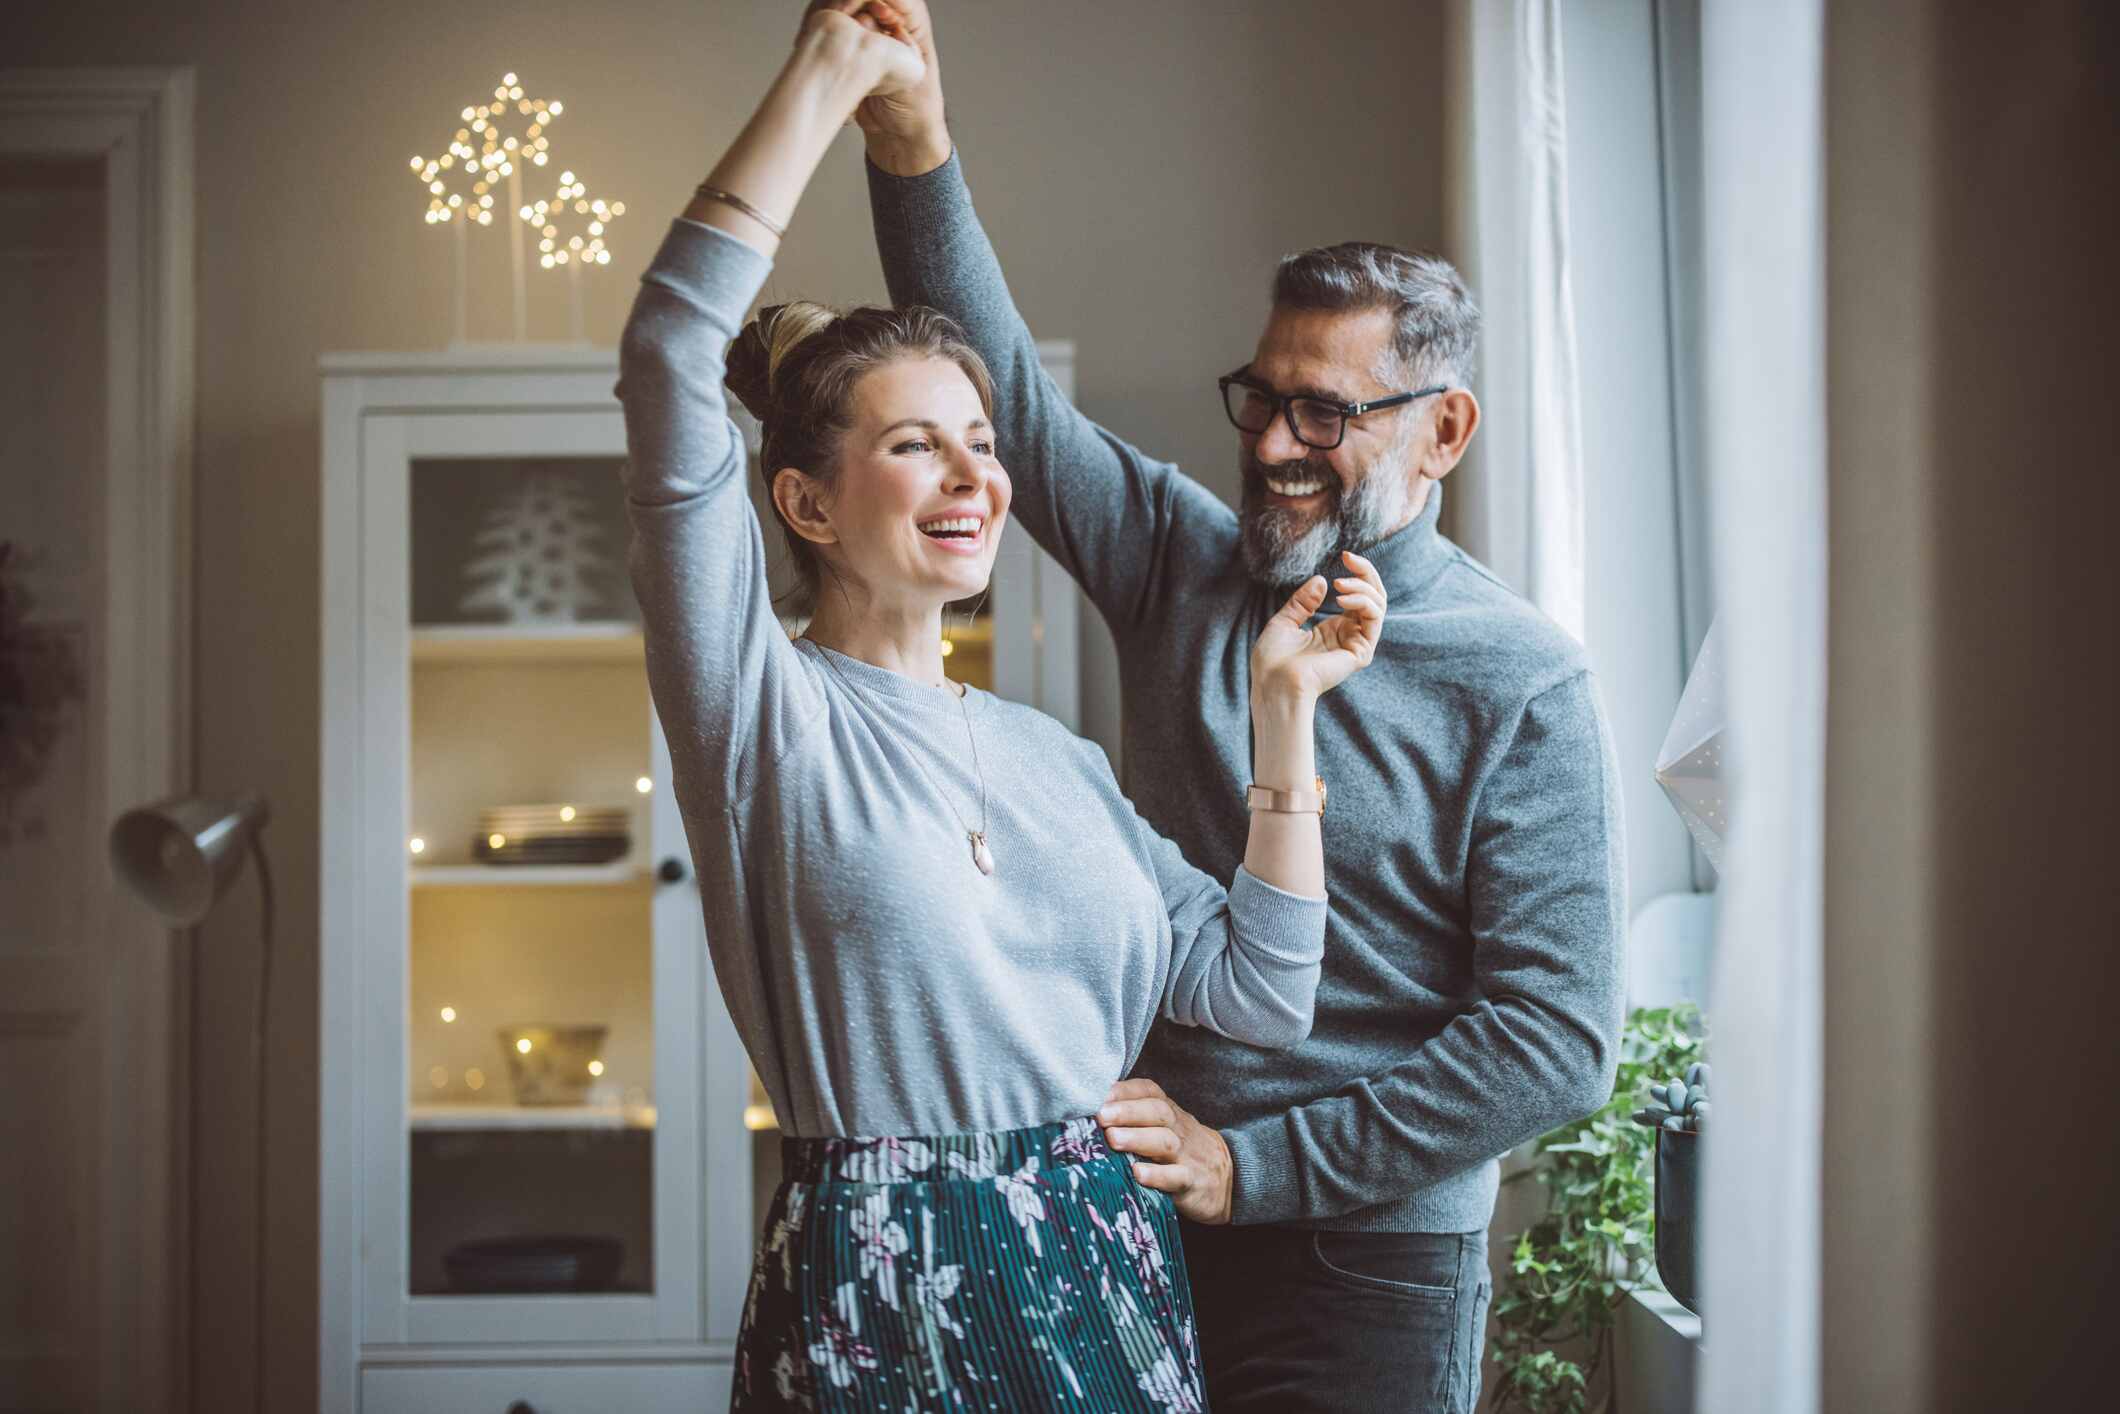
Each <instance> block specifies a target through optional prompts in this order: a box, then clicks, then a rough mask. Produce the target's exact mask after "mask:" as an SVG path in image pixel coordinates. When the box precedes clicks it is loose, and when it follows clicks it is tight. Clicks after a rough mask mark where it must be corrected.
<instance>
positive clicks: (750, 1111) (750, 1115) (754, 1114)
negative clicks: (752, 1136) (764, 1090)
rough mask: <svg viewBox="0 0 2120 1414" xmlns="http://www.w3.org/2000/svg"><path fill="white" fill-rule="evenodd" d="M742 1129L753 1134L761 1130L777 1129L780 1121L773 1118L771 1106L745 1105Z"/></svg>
mask: <svg viewBox="0 0 2120 1414" xmlns="http://www.w3.org/2000/svg"><path fill="white" fill-rule="evenodd" d="M743 1127H744V1128H745V1129H748V1130H751V1131H752V1132H754V1133H755V1132H757V1131H758V1130H761V1129H778V1128H780V1121H779V1120H777V1119H775V1118H774V1117H773V1107H772V1106H771V1105H745V1106H744V1107H743Z"/></svg>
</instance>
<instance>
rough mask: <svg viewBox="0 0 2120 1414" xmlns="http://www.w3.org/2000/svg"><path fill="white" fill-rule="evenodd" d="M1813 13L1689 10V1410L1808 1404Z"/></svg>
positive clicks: (1814, 817)
mask: <svg viewBox="0 0 2120 1414" xmlns="http://www.w3.org/2000/svg"><path fill="white" fill-rule="evenodd" d="M1821 4H1822V0H1760V3H1753V4H1743V5H1718V4H1710V5H1706V6H1704V7H1703V10H1702V21H1701V24H1702V28H1701V107H1702V129H1703V131H1702V170H1703V177H1704V183H1703V185H1704V189H1705V190H1704V206H1705V210H1704V213H1703V215H1704V227H1703V231H1704V237H1703V239H1704V249H1705V259H1704V261H1703V266H1704V292H1703V294H1704V298H1703V306H1704V308H1703V321H1704V325H1705V328H1704V347H1705V363H1706V368H1705V370H1704V372H1705V379H1704V387H1705V399H1706V404H1707V406H1706V418H1705V428H1704V431H1705V445H1706V449H1707V457H1708V477H1709V503H1710V507H1709V513H1710V521H1711V527H1712V528H1711V536H1712V539H1713V555H1714V578H1715V599H1716V603H1717V605H1718V608H1719V614H1718V618H1719V626H1720V631H1721V634H1722V642H1723V649H1724V656H1725V666H1726V671H1727V675H1728V676H1727V683H1728V701H1729V723H1730V738H1729V739H1730V754H1729V758H1728V759H1729V762H1730V771H1731V777H1732V779H1731V782H1730V786H1731V789H1730V820H1731V826H1730V834H1729V838H1728V841H1727V855H1726V859H1725V870H1724V874H1723V883H1722V897H1721V904H1722V906H1721V909H1720V918H1721V924H1720V933H1719V936H1718V937H1717V939H1716V946H1715V961H1714V967H1713V983H1712V994H1713V996H1714V997H1715V999H1716V1006H1715V1011H1714V1014H1713V1015H1712V1016H1711V1017H1710V1018H1709V1021H1710V1025H1711V1026H1712V1028H1713V1033H1714V1034H1713V1039H1712V1041H1711V1042H1710V1048H1711V1050H1712V1052H1713V1054H1714V1060H1715V1079H1716V1092H1715V1118H1716V1120H1717V1124H1716V1126H1715V1128H1714V1130H1713V1133H1712V1140H1711V1142H1710V1144H1709V1145H1708V1148H1707V1151H1706V1160H1707V1178H1706V1185H1705V1195H1704V1199H1703V1202H1704V1207H1705V1212H1704V1215H1703V1224H1704V1247H1703V1261H1704V1280H1703V1286H1704V1289H1703V1293H1702V1296H1703V1306H1702V1309H1703V1312H1704V1314H1705V1323H1706V1331H1707V1339H1706V1342H1705V1350H1704V1352H1703V1360H1702V1365H1701V1374H1700V1391H1699V1407H1700V1408H1701V1409H1704V1410H1714V1411H1716V1414H1746V1411H1755V1410H1758V1411H1773V1414H1810V1411H1813V1410H1816V1409H1817V1408H1818V1407H1819V1398H1820V1394H1819V1328H1818V1322H1819V1316H1818V1313H1819V1295H1818V1293H1819V1274H1820V1266H1819V1218H1820V1205H1819V1181H1820V1167H1819V1136H1820V1102H1821V1076H1820V1069H1821V1067H1820V1048H1821V1044H1822V1040H1821V1038H1822V1016H1821V1011H1822V995H1821V988H1820V973H1821V968H1820V940H1821V935H1822V918H1823V903H1822V898H1823V893H1822V888H1823V884H1822V862H1821V854H1822V851H1821V843H1822V839H1823V834H1824V823H1823V822H1824V766H1825V692H1826V682H1825V673H1826V520H1825V517H1826V423H1825V406H1826V380H1825V296H1824V268H1825V267H1824V231H1823V221H1824V211H1823V190H1822V183H1823V170H1824V150H1823V145H1822V134H1821V127H1822V116H1821V115H1822V109H1821V84H1822V78H1823V65H1824V53H1823V46H1822V27H1823V23H1824V16H1823V12H1822V8H1821Z"/></svg>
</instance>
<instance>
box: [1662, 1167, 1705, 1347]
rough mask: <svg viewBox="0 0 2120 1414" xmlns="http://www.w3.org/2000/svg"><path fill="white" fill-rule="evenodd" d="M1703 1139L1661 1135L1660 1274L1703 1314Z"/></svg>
mask: <svg viewBox="0 0 2120 1414" xmlns="http://www.w3.org/2000/svg"><path fill="white" fill-rule="evenodd" d="M1699 1219H1700V1136H1699V1135H1698V1134H1694V1133H1690V1132H1687V1131H1685V1130H1674V1129H1659V1130H1657V1131H1656V1275H1657V1277H1658V1278H1659V1279H1660V1280H1662V1282H1663V1284H1664V1290H1666V1291H1668V1292H1670V1293H1671V1297H1672V1299H1673V1300H1675V1301H1677V1302H1678V1304H1679V1305H1681V1306H1683V1307H1685V1308H1686V1309H1687V1310H1688V1311H1691V1312H1692V1313H1693V1314H1694V1315H1696V1316H1698V1315H1699V1314H1700V1221H1699Z"/></svg>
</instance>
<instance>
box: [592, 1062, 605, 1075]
mask: <svg viewBox="0 0 2120 1414" xmlns="http://www.w3.org/2000/svg"><path fill="white" fill-rule="evenodd" d="M589 1073H590V1074H591V1075H602V1074H603V1073H604V1063H603V1062H602V1061H600V1060H595V1061H590V1062H589Z"/></svg>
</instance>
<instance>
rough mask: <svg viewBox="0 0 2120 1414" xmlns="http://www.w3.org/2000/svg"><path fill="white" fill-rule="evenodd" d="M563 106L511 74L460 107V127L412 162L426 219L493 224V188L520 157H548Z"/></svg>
mask: <svg viewBox="0 0 2120 1414" xmlns="http://www.w3.org/2000/svg"><path fill="white" fill-rule="evenodd" d="M563 111H565V108H564V105H563V104H561V103H560V102H559V100H557V99H544V98H532V97H530V96H528V94H527V93H526V92H525V91H524V89H523V82H522V79H521V78H519V77H518V76H517V75H515V74H513V73H508V74H503V75H502V76H501V81H500V82H499V83H497V84H495V85H494V87H493V96H492V97H491V98H490V99H484V100H481V101H480V102H477V103H472V104H467V105H466V106H465V107H463V108H461V109H459V110H458V111H457V119H458V121H459V122H460V123H461V124H462V126H460V127H459V128H457V130H456V133H455V135H454V136H453V137H451V138H450V140H449V144H448V147H447V149H446V150H445V151H443V152H442V153H440V154H438V155H437V156H434V157H431V158H430V157H421V156H415V157H414V158H413V159H412V162H411V168H412V174H413V176H415V177H416V178H418V179H419V182H420V184H421V185H422V186H424V187H426V188H427V196H428V201H427V216H426V219H427V224H428V225H430V226H441V225H449V224H452V223H454V222H457V221H462V222H465V223H466V224H469V225H477V226H491V225H492V224H493V216H494V212H493V195H494V189H495V188H496V187H498V186H499V185H500V184H501V183H502V182H504V181H506V180H507V179H508V178H509V177H511V176H513V175H515V173H516V171H517V162H518V161H519V160H520V161H522V162H525V163H528V164H530V165H532V166H537V167H542V166H544V165H545V164H546V163H547V162H548V161H550V160H551V158H550V156H549V155H548V152H547V149H548V148H549V147H550V146H551V143H550V140H549V139H548V138H547V137H546V135H545V132H546V129H548V128H550V127H551V126H552V120H553V119H555V118H557V117H558V116H559V115H560V114H561V113H562V112H563ZM598 263H599V264H609V263H610V262H609V261H608V260H604V261H600V262H598Z"/></svg>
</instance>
